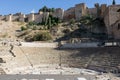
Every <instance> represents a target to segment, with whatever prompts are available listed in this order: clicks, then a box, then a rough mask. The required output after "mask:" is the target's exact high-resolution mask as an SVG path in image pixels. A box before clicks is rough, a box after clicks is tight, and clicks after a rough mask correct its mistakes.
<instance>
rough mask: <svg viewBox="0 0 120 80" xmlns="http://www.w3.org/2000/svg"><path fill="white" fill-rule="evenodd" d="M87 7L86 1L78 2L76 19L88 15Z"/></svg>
mask: <svg viewBox="0 0 120 80" xmlns="http://www.w3.org/2000/svg"><path fill="white" fill-rule="evenodd" d="M86 13H87V7H86V5H85V4H84V3H81V4H77V5H76V6H75V18H76V20H80V18H81V16H84V15H86Z"/></svg>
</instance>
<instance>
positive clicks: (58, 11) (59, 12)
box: [53, 8, 64, 20]
mask: <svg viewBox="0 0 120 80" xmlns="http://www.w3.org/2000/svg"><path fill="white" fill-rule="evenodd" d="M53 16H54V17H57V18H59V19H61V20H62V19H63V16H64V10H63V9H61V8H57V9H56V10H55V12H54V13H53Z"/></svg>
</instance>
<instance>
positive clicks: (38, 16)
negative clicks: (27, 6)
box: [34, 14, 43, 23]
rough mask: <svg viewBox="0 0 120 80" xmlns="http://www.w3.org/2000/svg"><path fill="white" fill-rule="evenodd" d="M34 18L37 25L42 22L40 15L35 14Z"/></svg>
mask: <svg viewBox="0 0 120 80" xmlns="http://www.w3.org/2000/svg"><path fill="white" fill-rule="evenodd" d="M34 17H35V22H37V23H39V22H42V18H43V15H42V14H36V15H34Z"/></svg>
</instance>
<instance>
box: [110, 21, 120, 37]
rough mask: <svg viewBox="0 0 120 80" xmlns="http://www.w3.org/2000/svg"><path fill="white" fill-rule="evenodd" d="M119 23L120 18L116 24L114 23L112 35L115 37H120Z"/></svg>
mask: <svg viewBox="0 0 120 80" xmlns="http://www.w3.org/2000/svg"><path fill="white" fill-rule="evenodd" d="M118 24H120V20H119V21H116V23H115V24H113V25H112V26H111V27H112V35H113V36H114V38H115V39H120V29H119V28H118Z"/></svg>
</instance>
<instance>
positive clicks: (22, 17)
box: [19, 14, 25, 22]
mask: <svg viewBox="0 0 120 80" xmlns="http://www.w3.org/2000/svg"><path fill="white" fill-rule="evenodd" d="M24 19H25V15H24V14H22V15H20V18H19V21H20V22H24V21H25V20H24Z"/></svg>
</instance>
